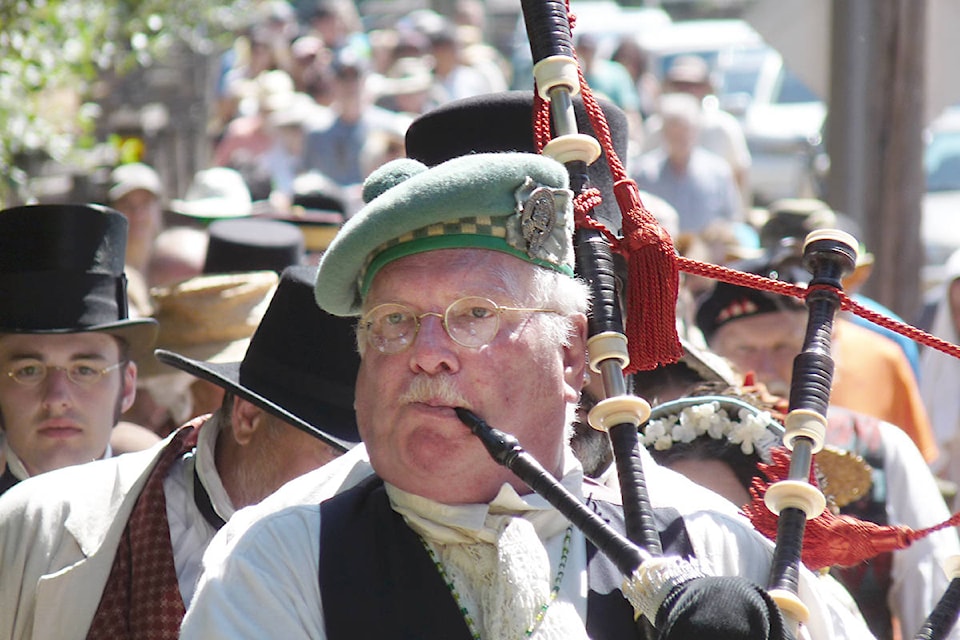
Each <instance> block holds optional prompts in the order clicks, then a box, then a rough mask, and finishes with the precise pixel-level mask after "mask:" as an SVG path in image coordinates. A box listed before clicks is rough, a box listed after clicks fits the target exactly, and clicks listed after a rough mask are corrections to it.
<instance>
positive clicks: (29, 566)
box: [0, 436, 172, 640]
mask: <svg viewBox="0 0 960 640" xmlns="http://www.w3.org/2000/svg"><path fill="white" fill-rule="evenodd" d="M171 437H172V436H171ZM171 437H168V438H167V439H165V440H163V441H161V442H160V443H158V444H157V445H155V446H154V447H152V448H150V449H147V450H146V451H141V452H137V453H130V454H126V455H123V456H118V457H116V458H110V459H108V460H102V461H98V462H91V463H89V464H84V465H78V466H73V467H67V468H65V469H59V470H57V471H51V472H49V473H45V474H43V475H39V476H36V477H35V478H30V479H29V480H26V481H24V482H21V483H19V484H18V485H16V486H15V487H13V488H12V489H10V491H8V492H7V493H6V494H4V495H3V496H2V498H0V567H2V570H0V640H7V639H13V638H16V639H18V640H19V639H27V638H37V639H38V640H39V639H43V640H47V639H50V638H57V639H58V640H74V639H76V640H83V638H85V637H86V635H87V630H88V629H89V627H90V623H91V622H92V620H93V616H94V614H95V613H96V610H97V607H98V605H99V604H100V596H101V594H102V592H103V587H104V585H105V584H106V582H107V577H108V576H109V574H110V569H111V566H112V565H113V557H114V554H115V553H116V549H117V545H118V544H119V540H120V536H121V534H122V533H123V530H124V528H125V526H126V523H127V519H128V518H129V516H130V512H131V511H132V509H133V505H134V503H135V502H136V499H137V496H139V495H140V492H141V490H142V489H143V486H144V483H145V482H146V479H147V477H148V476H149V474H150V471H151V470H152V469H153V467H154V465H155V464H156V462H157V458H158V456H159V454H160V452H161V451H162V448H163V447H164V446H166V444H167V443H168V441H169V440H170V439H171ZM52 611H56V612H57V615H50V612H52Z"/></svg>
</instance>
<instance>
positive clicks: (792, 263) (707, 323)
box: [696, 246, 810, 342]
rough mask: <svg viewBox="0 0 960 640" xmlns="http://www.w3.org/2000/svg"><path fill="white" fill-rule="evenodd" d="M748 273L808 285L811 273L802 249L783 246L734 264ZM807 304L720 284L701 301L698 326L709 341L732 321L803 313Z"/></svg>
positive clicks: (763, 292)
mask: <svg viewBox="0 0 960 640" xmlns="http://www.w3.org/2000/svg"><path fill="white" fill-rule="evenodd" d="M730 267H731V268H733V269H736V270H738V271H743V272H744V273H751V274H754V275H758V276H763V277H764V278H770V279H771V280H779V281H781V282H787V283H790V284H796V285H802V286H806V284H807V282H809V280H810V273H809V272H808V271H807V270H806V269H804V268H803V266H802V263H801V255H800V252H799V249H795V248H793V247H787V246H785V247H783V248H782V249H779V250H777V251H774V252H769V253H766V254H764V255H763V256H761V257H760V258H754V259H750V260H741V261H738V262H734V263H732V264H731V265H730ZM805 308H806V306H805V305H804V303H803V301H801V300H798V299H797V298H794V297H791V296H785V295H780V294H778V293H773V292H771V291H763V290H761V289H754V288H753V287H743V286H740V285H736V284H732V283H729V282H717V283H716V284H715V285H714V286H713V288H712V289H710V291H709V292H707V293H705V294H704V295H703V296H702V297H701V298H700V299H699V300H698V301H697V313H696V323H697V327H698V328H699V329H700V331H701V333H703V337H704V338H706V339H707V341H708V342H709V341H710V340H711V339H712V338H713V335H714V334H715V333H716V332H717V330H718V329H719V328H720V327H722V326H723V325H725V324H727V323H728V322H732V321H734V320H739V319H741V318H747V317H750V316H758V315H763V314H766V313H775V312H779V311H802V310H804V309H805Z"/></svg>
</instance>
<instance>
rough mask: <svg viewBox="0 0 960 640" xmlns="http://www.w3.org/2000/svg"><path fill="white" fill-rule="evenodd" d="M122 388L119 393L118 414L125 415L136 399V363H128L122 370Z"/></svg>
mask: <svg viewBox="0 0 960 640" xmlns="http://www.w3.org/2000/svg"><path fill="white" fill-rule="evenodd" d="M122 384H123V387H122V389H121V391H120V393H121V395H120V413H125V412H127V411H129V410H130V407H132V406H133V401H134V400H136V399H137V363H136V362H132V361H131V362H128V363H127V365H126V366H125V367H124V368H123V381H122Z"/></svg>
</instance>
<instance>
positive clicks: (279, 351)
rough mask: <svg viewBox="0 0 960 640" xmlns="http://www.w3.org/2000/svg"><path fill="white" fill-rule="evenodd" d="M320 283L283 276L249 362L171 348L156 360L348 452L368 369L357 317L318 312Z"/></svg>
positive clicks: (306, 276) (290, 272) (299, 270)
mask: <svg viewBox="0 0 960 640" xmlns="http://www.w3.org/2000/svg"><path fill="white" fill-rule="evenodd" d="M315 278H316V268H315V267H309V266H294V267H290V268H288V269H286V270H285V271H284V272H283V274H282V276H281V278H280V284H279V286H278V287H277V291H276V293H274V295H273V299H272V300H271V301H270V306H269V308H268V309H267V312H266V314H265V315H264V316H263V320H262V321H261V322H260V326H259V327H257V330H256V332H255V333H254V334H253V337H252V338H251V339H250V346H249V347H247V353H246V355H245V356H244V358H243V361H242V362H230V363H212V362H204V361H201V360H193V359H190V358H187V357H184V356H181V355H179V354H177V353H173V352H172V351H166V350H163V349H157V350H156V352H155V353H156V356H157V358H158V359H159V360H161V361H162V362H165V363H166V364H169V365H171V366H174V367H176V368H178V369H181V370H183V371H186V372H187V373H190V374H192V375H194V376H197V377H198V378H202V379H204V380H207V381H209V382H212V383H214V384H216V385H218V386H220V387H223V388H224V389H226V390H227V391H229V392H231V393H234V394H236V395H238V396H240V397H241V398H244V399H245V400H249V401H250V402H252V403H253V404H255V405H257V406H258V407H260V408H262V409H263V410H265V411H269V412H270V413H271V414H273V415H275V416H277V417H279V418H281V419H282V420H284V421H286V422H289V423H290V424H292V425H294V426H295V427H297V428H299V429H302V430H304V431H306V432H307V433H309V434H311V435H313V436H316V437H317V438H320V439H321V440H324V441H325V442H328V443H330V444H332V445H334V446H335V447H338V448H340V449H343V450H347V449H349V448H350V447H352V446H353V445H354V444H356V443H357V442H359V441H360V436H359V434H358V432H357V421H356V417H355V415H354V411H353V398H354V383H355V381H356V378H357V370H358V369H359V368H360V356H359V354H358V353H357V348H356V344H357V343H356V339H355V337H354V323H355V319H352V318H340V317H337V316H332V315H329V314H327V313H326V312H324V311H322V310H321V309H320V307H318V306H317V303H316V300H315V299H314V295H313V283H314V280H315Z"/></svg>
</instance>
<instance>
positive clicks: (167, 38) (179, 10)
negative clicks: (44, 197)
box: [0, 0, 250, 205]
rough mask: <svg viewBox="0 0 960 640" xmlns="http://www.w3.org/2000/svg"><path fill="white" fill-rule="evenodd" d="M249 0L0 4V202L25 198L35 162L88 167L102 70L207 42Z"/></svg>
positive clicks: (125, 68)
mask: <svg viewBox="0 0 960 640" xmlns="http://www.w3.org/2000/svg"><path fill="white" fill-rule="evenodd" d="M249 3H250V0H105V1H103V2H91V1H89V0H15V1H13V2H0V205H5V204H6V203H7V201H8V200H9V199H11V197H13V196H17V197H18V198H19V199H28V198H29V197H30V195H31V194H30V193H29V192H28V190H27V182H28V181H27V178H28V176H29V174H30V173H31V169H32V168H34V167H35V166H36V164H37V162H39V161H43V160H46V159H52V160H55V161H58V162H70V163H72V164H78V165H80V166H83V165H84V162H85V157H84V156H85V155H86V154H88V153H89V152H86V154H85V150H86V149H89V148H90V146H91V143H92V142H94V141H93V140H92V139H91V138H90V135H91V133H92V132H93V130H94V126H95V123H96V117H97V116H98V114H99V110H98V109H96V108H94V106H93V105H92V104H91V100H92V99H93V98H94V97H95V96H94V95H93V91H94V87H95V85H96V82H97V80H98V79H99V78H100V77H102V76H104V75H107V74H123V73H127V72H130V71H131V70H133V69H136V68H138V67H139V68H143V67H149V66H150V65H151V64H154V62H155V61H156V60H158V59H162V56H163V55H164V53H165V52H166V51H167V50H169V48H170V47H171V46H172V45H173V44H174V43H175V42H178V41H182V42H186V43H187V44H188V46H191V47H198V46H205V47H209V46H210V44H211V40H212V39H214V38H217V37H218V36H222V35H223V34H225V33H226V31H227V29H226V27H225V25H227V24H230V23H231V21H232V22H233V23H234V24H237V23H238V21H239V18H240V17H241V16H243V15H244V12H245V9H244V7H245V6H246V5H248V4H249ZM248 9H249V7H247V10H248ZM247 15H249V14H247Z"/></svg>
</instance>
